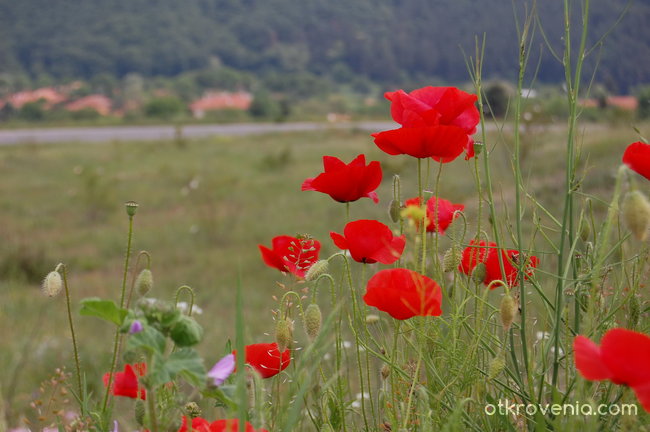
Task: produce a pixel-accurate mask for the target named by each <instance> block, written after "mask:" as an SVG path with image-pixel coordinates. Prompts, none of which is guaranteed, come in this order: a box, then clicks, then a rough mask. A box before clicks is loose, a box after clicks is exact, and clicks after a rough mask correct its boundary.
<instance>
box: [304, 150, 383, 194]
mask: <svg viewBox="0 0 650 432" xmlns="http://www.w3.org/2000/svg"><path fill="white" fill-rule="evenodd" d="M323 167H324V168H325V172H323V173H321V174H319V175H318V176H317V177H315V178H308V179H307V180H305V181H304V182H303V184H302V190H304V191H308V190H309V191H312V190H313V191H318V192H323V193H326V194H328V195H329V196H331V197H332V199H334V200H336V201H338V202H350V201H356V200H358V199H359V198H364V197H365V198H370V199H372V200H373V201H374V202H375V203H377V202H379V198H378V197H377V192H375V189H377V187H379V184H380V183H381V178H382V172H381V165H379V162H377V161H373V162H370V163H369V164H368V165H367V166H366V157H365V156H364V155H362V154H361V155H359V156H357V157H356V158H355V159H354V160H353V161H352V162H350V163H349V164H347V165H346V164H345V163H344V162H343V161H341V160H340V159H338V158H335V157H333V156H323Z"/></svg>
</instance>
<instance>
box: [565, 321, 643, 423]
mask: <svg viewBox="0 0 650 432" xmlns="http://www.w3.org/2000/svg"><path fill="white" fill-rule="evenodd" d="M573 350H574V357H575V362H576V368H577V369H578V371H580V374H581V375H582V376H583V377H584V378H586V379H588V380H589V381H602V380H610V381H612V382H613V383H614V384H620V385H626V386H629V387H631V388H632V390H634V393H636V397H637V398H638V399H639V402H640V403H641V405H642V406H643V408H644V409H645V410H646V411H647V412H650V337H649V336H648V335H645V334H643V333H637V332H634V331H632V330H627V329H624V328H615V329H611V330H609V331H608V332H607V333H605V336H603V338H602V340H601V341H600V346H598V345H596V344H595V343H594V342H592V341H591V340H589V339H588V338H586V337H585V336H582V335H579V336H576V337H575V339H574V340H573Z"/></svg>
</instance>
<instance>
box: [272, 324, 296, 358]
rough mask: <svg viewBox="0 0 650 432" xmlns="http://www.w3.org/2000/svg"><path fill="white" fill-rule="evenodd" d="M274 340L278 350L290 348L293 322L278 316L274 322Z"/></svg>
mask: <svg viewBox="0 0 650 432" xmlns="http://www.w3.org/2000/svg"><path fill="white" fill-rule="evenodd" d="M275 341H276V342H277V343H278V349H279V350H280V352H284V350H286V349H287V348H291V345H292V343H293V324H292V323H291V321H289V320H288V319H284V318H280V319H278V321H277V322H276V323H275Z"/></svg>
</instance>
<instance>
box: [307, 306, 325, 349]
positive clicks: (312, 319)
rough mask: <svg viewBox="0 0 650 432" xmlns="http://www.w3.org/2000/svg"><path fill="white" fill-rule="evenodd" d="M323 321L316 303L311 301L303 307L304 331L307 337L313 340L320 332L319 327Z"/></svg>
mask: <svg viewBox="0 0 650 432" xmlns="http://www.w3.org/2000/svg"><path fill="white" fill-rule="evenodd" d="M322 323H323V315H322V314H321V311H320V308H319V307H318V305H317V304H316V303H312V304H310V305H309V306H307V309H305V316H304V325H305V333H307V336H309V339H311V340H314V339H316V336H318V334H319V333H320V328H321V325H322Z"/></svg>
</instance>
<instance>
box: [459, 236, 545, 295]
mask: <svg viewBox="0 0 650 432" xmlns="http://www.w3.org/2000/svg"><path fill="white" fill-rule="evenodd" d="M498 253H501V258H502V259H503V270H504V273H505V275H502V273H501V266H500V264H499V256H498ZM479 263H483V264H484V265H485V277H484V279H483V283H484V284H485V285H489V284H490V283H491V282H493V281H495V280H502V281H504V282H505V283H507V284H508V285H509V286H511V287H515V286H517V285H519V271H518V268H519V251H518V250H516V249H505V250H504V249H500V250H499V249H497V247H496V243H494V242H489V243H486V242H485V241H484V240H481V241H480V242H478V243H477V242H476V241H475V240H471V241H470V242H469V246H468V247H466V248H465V250H464V251H463V255H462V258H461V262H460V265H459V266H458V270H459V271H460V272H462V273H465V274H466V275H470V274H471V273H472V272H473V271H474V268H475V267H476V266H477V265H478V264H479ZM538 264H539V259H538V258H537V257H536V256H531V257H528V258H527V262H526V265H525V268H526V279H527V278H528V276H531V275H532V274H533V269H534V268H536V267H537V265H538ZM495 288H497V285H493V286H492V288H491V289H495Z"/></svg>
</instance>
